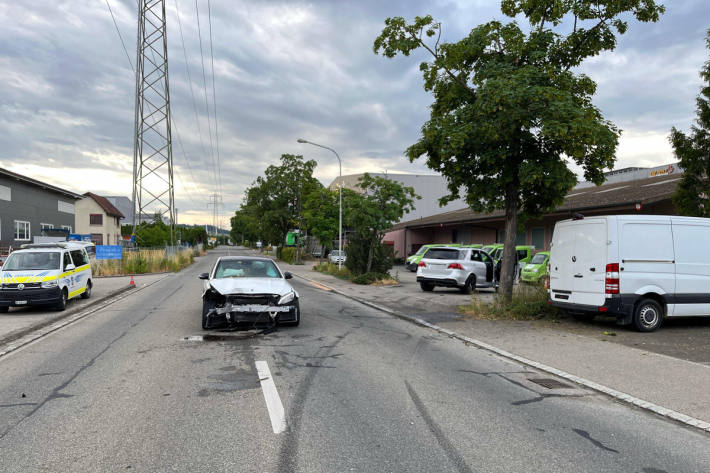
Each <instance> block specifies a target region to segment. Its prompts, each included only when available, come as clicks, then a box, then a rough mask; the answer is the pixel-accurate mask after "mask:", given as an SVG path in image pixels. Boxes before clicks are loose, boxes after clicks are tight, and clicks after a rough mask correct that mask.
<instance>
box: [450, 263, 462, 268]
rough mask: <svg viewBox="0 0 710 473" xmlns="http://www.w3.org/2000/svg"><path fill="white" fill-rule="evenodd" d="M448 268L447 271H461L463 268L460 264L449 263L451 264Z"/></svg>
mask: <svg viewBox="0 0 710 473" xmlns="http://www.w3.org/2000/svg"><path fill="white" fill-rule="evenodd" d="M448 268H449V269H463V266H461V264H460V263H451V264H450V265H449V266H448Z"/></svg>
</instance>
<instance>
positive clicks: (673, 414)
mask: <svg viewBox="0 0 710 473" xmlns="http://www.w3.org/2000/svg"><path fill="white" fill-rule="evenodd" d="M294 276H297V277H299V278H301V279H304V280H306V281H309V282H313V281H312V280H311V279H309V278H307V277H305V276H301V275H300V274H294ZM319 284H321V283H319ZM324 285H325V284H324ZM331 289H332V291H333V292H334V293H336V294H339V295H341V296H343V297H347V298H348V299H351V300H354V301H355V302H359V303H360V304H362V305H365V306H368V307H371V308H373V309H376V310H379V311H382V312H385V313H387V314H390V315H393V316H395V317H397V318H400V319H403V320H406V321H408V322H412V323H414V324H416V325H419V326H422V327H426V328H429V329H431V330H434V331H436V332H439V333H441V334H444V335H447V336H449V337H450V338H454V339H457V340H460V341H462V342H464V343H468V344H470V345H472V346H474V347H477V348H480V349H482V350H486V351H488V352H491V353H495V354H496V355H498V356H500V357H502V358H506V359H508V360H512V361H516V362H518V363H521V364H523V365H527V366H531V367H533V368H536V369H538V370H540V371H543V372H546V373H549V374H552V375H554V376H559V377H560V378H564V379H566V380H568V381H572V382H573V383H576V384H579V385H581V386H584V387H586V388H589V389H592V390H594V391H597V392H600V393H602V394H605V395H607V396H609V397H611V398H614V399H616V400H618V401H621V402H624V403H627V404H631V405H633V406H636V407H639V408H641V409H644V410H647V411H650V412H653V413H654V414H657V415H659V416H661V417H665V418H667V419H671V420H674V421H676V422H679V423H681V424H685V425H688V426H690V427H694V428H696V429H700V430H704V431H705V432H710V422H706V421H704V420H701V419H697V418H695V417H691V416H688V415H685V414H683V413H681V412H678V411H674V410H672V409H668V408H666V407H663V406H659V405H657V404H653V403H651V402H648V401H645V400H643V399H640V398H637V397H635V396H632V395H630V394H627V393H624V392H621V391H617V390H615V389H612V388H609V387H607V386H604V385H602V384H599V383H596V382H594V381H591V380H588V379H585V378H581V377H579V376H575V375H573V374H571V373H567V372H566V371H562V370H559V369H557V368H553V367H552V366H548V365H545V364H543V363H539V362H537V361H533V360H529V359H527V358H525V357H522V356H518V355H515V354H513V353H510V352H507V351H505V350H501V349H500V348H497V347H495V346H493V345H490V344H488V343H485V342H483V341H481V340H477V339H475V338H471V337H467V336H465V335H459V334H458V333H456V332H454V331H452V330H448V329H445V328H443V327H439V326H438V325H435V324H432V323H429V322H427V321H425V320H423V319H420V318H419V317H413V316H411V315H407V314H404V313H402V312H398V311H395V310H392V309H389V308H387V307H384V306H381V305H379V304H373V303H372V302H369V301H366V300H364V299H360V298H359V297H355V296H351V295H350V294H346V293H344V292H343V291H339V290H338V289H335V288H333V287H331Z"/></svg>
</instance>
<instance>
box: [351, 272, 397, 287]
mask: <svg viewBox="0 0 710 473" xmlns="http://www.w3.org/2000/svg"><path fill="white" fill-rule="evenodd" d="M385 278H389V276H388V275H386V274H381V273H375V272H372V271H370V272H369V273H363V274H359V275H357V276H353V277H352V278H351V279H350V280H351V281H352V282H354V283H355V284H373V283H375V282H377V281H379V280H381V279H385Z"/></svg>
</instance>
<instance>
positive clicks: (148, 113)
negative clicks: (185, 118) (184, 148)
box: [133, 0, 175, 243]
mask: <svg viewBox="0 0 710 473" xmlns="http://www.w3.org/2000/svg"><path fill="white" fill-rule="evenodd" d="M165 18H166V17H165V0H139V1H138V41H137V50H138V51H137V58H136V66H137V67H136V110H135V143H134V149H133V231H134V233H135V229H136V226H137V225H138V223H139V221H140V219H141V217H142V216H143V215H144V214H155V213H159V214H160V216H161V218H163V217H165V216H167V217H168V219H169V223H170V241H171V243H173V241H174V237H173V235H174V225H175V194H174V188H173V146H172V136H171V131H170V88H169V85H168V42H167V35H166V28H165Z"/></svg>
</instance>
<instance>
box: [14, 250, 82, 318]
mask: <svg viewBox="0 0 710 473" xmlns="http://www.w3.org/2000/svg"><path fill="white" fill-rule="evenodd" d="M92 287H93V280H92V275H91V265H90V264H89V255H88V254H87V252H86V245H85V244H80V243H74V242H57V243H33V244H25V245H22V247H21V249H19V250H16V251H13V252H12V253H10V255H9V256H8V257H7V260H6V261H5V263H4V264H3V266H2V284H0V312H7V311H8V310H9V308H10V307H26V306H41V305H46V306H54V307H56V308H57V309H58V310H64V309H65V308H66V306H67V302H68V301H69V300H70V299H73V298H75V297H81V298H82V299H88V298H89V297H90V296H91V288H92Z"/></svg>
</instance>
